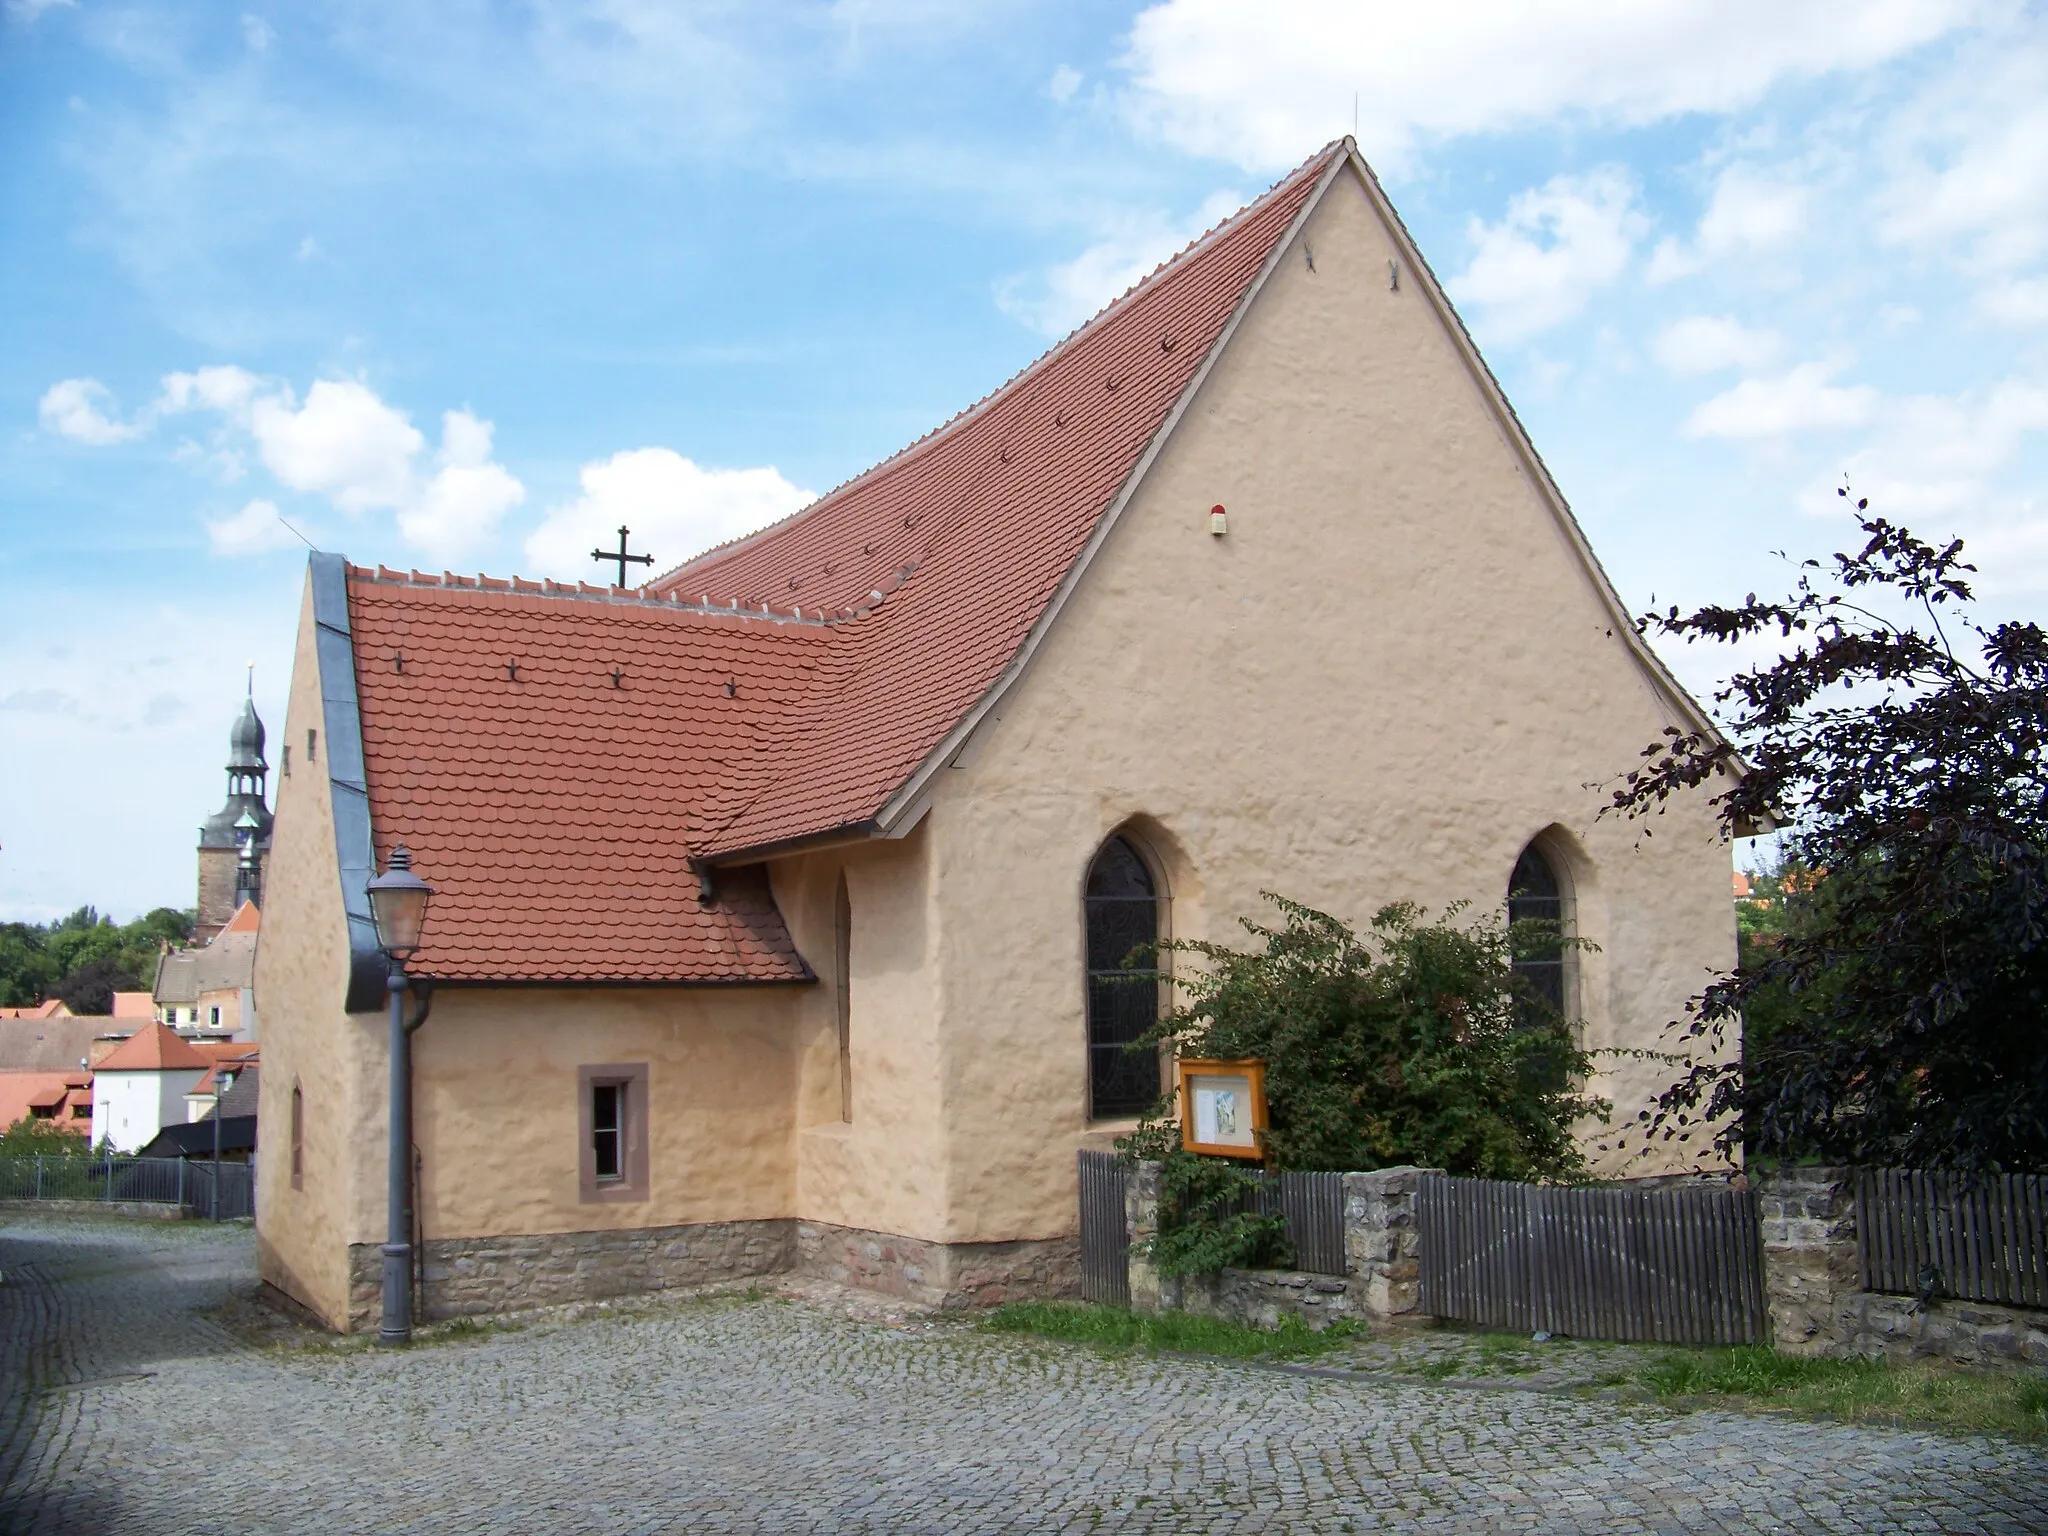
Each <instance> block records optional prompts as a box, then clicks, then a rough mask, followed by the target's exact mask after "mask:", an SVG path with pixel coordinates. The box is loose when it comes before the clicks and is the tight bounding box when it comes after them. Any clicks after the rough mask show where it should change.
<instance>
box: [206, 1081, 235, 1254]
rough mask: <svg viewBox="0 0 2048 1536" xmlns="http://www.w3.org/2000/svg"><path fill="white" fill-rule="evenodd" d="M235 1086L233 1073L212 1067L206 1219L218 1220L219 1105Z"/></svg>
mask: <svg viewBox="0 0 2048 1536" xmlns="http://www.w3.org/2000/svg"><path fill="white" fill-rule="evenodd" d="M234 1086H235V1074H234V1073H232V1072H224V1071H222V1070H221V1069H220V1067H219V1066H215V1067H214V1069H213V1194H212V1196H211V1197H210V1198H209V1199H208V1201H207V1203H206V1204H207V1212H206V1215H207V1220H209V1221H219V1220H220V1106H221V1101H222V1100H223V1099H225V1098H226V1097H227V1096H228V1090H229V1089H230V1088H232V1087H234Z"/></svg>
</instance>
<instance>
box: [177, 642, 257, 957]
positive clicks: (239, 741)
mask: <svg viewBox="0 0 2048 1536" xmlns="http://www.w3.org/2000/svg"><path fill="white" fill-rule="evenodd" d="M269 776H270V764H269V763H267V762H265V761H264V759H263V722H262V721H261V720H260V719H258V718H257V715H256V698H255V691H254V686H253V683H252V685H251V690H250V695H249V697H248V698H246V699H244V700H243V701H242V713H241V715H240V716H239V717H237V719H236V720H235V725H234V729H233V730H231V731H230V732H229V733H228V799H227V804H225V805H223V806H222V807H221V808H220V809H219V810H217V811H215V812H214V813H213V814H212V815H211V816H209V817H207V818H206V820H205V821H204V822H202V823H201V824H200V828H199V920H198V921H197V922H196V923H195V924H194V925H193V930H192V939H193V942H194V943H197V944H204V943H206V942H207V941H208V940H210V939H211V938H212V937H213V936H214V935H215V934H216V933H218V932H220V930H221V929H222V928H224V927H225V926H226V925H227V921H228V919H229V918H231V917H233V916H234V915H235V908H236V907H238V906H239V905H241V900H242V898H243V897H244V896H247V897H250V898H251V899H254V900H257V901H258V902H259V903H260V901H261V892H262V887H263V880H264V876H265V875H267V874H268V873H269V866H270V807H269V806H267V805H266V804H264V799H263V797H264V790H265V782H266V780H267V779H268V778H269Z"/></svg>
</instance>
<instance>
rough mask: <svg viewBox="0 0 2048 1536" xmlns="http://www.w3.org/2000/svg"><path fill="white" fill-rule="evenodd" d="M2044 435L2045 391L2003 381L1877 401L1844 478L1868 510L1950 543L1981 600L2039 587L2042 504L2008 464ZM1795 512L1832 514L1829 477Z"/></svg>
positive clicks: (2046, 566)
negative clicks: (1962, 551) (1962, 552)
mask: <svg viewBox="0 0 2048 1536" xmlns="http://www.w3.org/2000/svg"><path fill="white" fill-rule="evenodd" d="M2044 437H2048V385H2043V384H2041V383H2039V382H2036V381H2034V380H2031V379H2024V378H2007V379H2003V380H2001V381H1999V382H1998V383H1996V384H1993V385H1991V386H1990V387H1988V388H1977V389H1970V390H1965V391H1963V392H1961V393H1959V394H1954V395H1905V396H1900V397H1897V398H1892V399H1886V400H1883V401H1881V402H1879V403H1878V405H1877V407H1876V410H1875V412H1874V414H1873V416H1872V420H1871V431H1870V433H1869V439H1868V442H1867V444H1866V446H1864V447H1863V448H1861V449H1860V450H1858V451H1857V452H1855V453H1854V454H1852V455H1850V457H1849V458H1848V460H1847V462H1846V466H1845V467H1846V471H1847V475H1848V478H1849V481H1850V483H1851V484H1852V485H1853V486H1854V487H1855V489H1856V493H1857V494H1858V495H1859V496H1868V497H1870V499H1871V507H1872V510H1873V511H1877V512H1881V513H1882V514H1883V515H1884V516H1886V517H1888V518H1890V519H1892V520H1893V521H1895V522H1904V523H1906V524H1907V525H1908V526H1910V527H1911V528H1912V529H1913V531H1914V532H1915V533H1918V534H1919V535H1920V536H1921V537H1923V538H1927V539H1943V538H1949V537H1960V538H1962V539H1964V540H1965V541H1966V544H1967V549H1966V555H1967V557H1968V558H1969V559H1970V560H1971V561H1972V562H1973V563H1974V564H1975V565H1976V566H1977V571H1978V574H1977V576H1976V577H1975V578H1974V579H1973V585H1975V586H1976V587H1977V588H1978V589H1979V590H1980V591H1982V592H1985V593H2011V592H2031V593H2038V592H2040V591H2041V590H2043V589H2044V588H2048V504H2044V501H2043V498H2042V497H2041V495H2040V493H2039V492H2038V490H2034V489H2032V488H2030V487H2028V486H2027V485H2026V483H2025V481H2024V479H2022V481H2021V482H2020V484H2019V485H2018V486H2015V484H2014V483H2013V477H2012V474H2011V468H2010V466H2012V465H2013V463H2014V462H2015V460H2017V459H2019V458H2020V457H2021V455H2023V454H2025V453H2027V452H2028V451H2029V449H2030V448H2033V447H2035V446H2037V445H2038V444H2039V443H2040V442H2041V440H2042V439H2043V438H2044ZM1800 505H1801V507H1802V509H1803V510H1805V511H1806V512H1808V513H1810V514H1816V515H1820V516H1829V515H1839V499H1838V498H1837V497H1836V496H1835V495H1834V481H1833V478H1832V477H1816V479H1815V480H1814V481H1813V482H1812V483H1811V484H1810V485H1809V486H1808V487H1807V490H1806V492H1805V493H1804V495H1802V497H1801V498H1800Z"/></svg>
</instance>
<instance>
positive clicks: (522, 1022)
mask: <svg viewBox="0 0 2048 1536" xmlns="http://www.w3.org/2000/svg"><path fill="white" fill-rule="evenodd" d="M842 869H844V871H845V873H846V877H847V883H848V892H849V896H850V898H851V903H852V906H853V910H854V914H855V918H854V943H853V969H854V975H853V990H852V997H853V1000H854V1008H853V1018H852V1028H851V1037H852V1041H853V1061H854V1073H853V1084H854V1095H853V1105H854V1114H853V1119H852V1120H851V1121H850V1122H847V1121H842V1120H841V1118H840V1094H839V1047H838V1022H837V1015H836V1013H835V1012H834V988H835V986H836V985H837V978H836V977H834V975H833V974H832V966H833V957H834V944H833V901H834V896H835V892H836V889H837V883H838V879H839V876H840V872H841V870H842ZM773 878H774V885H775V894H776V900H777V903H778V904H779V905H780V906H781V908H782V910H783V913H784V916H785V918H786V920H787V921H788V923H789V926H790V931H791V935H792V937H793V938H794V939H795V940H796V943H797V947H798V950H799V952H800V953H802V954H803V956H804V957H805V959H806V960H808V961H809V962H810V964H811V965H812V966H813V968H814V969H815V970H816V971H817V973H818V975H819V981H818V983H817V984H815V985H807V986H776V987H582V988H571V987H560V988H557V987H443V988H441V989H440V990H439V992H438V993H437V995H436V997H435V1000H434V1005H433V1012H432V1014H431V1016H430V1017H429V1020H428V1022H427V1024H426V1025H425V1027H423V1028H422V1029H421V1030H420V1032H419V1033H418V1034H417V1035H415V1036H414V1038H413V1074H414V1076H413V1081H414V1110H413V1115H414V1120H413V1124H414V1137H415V1140H416V1142H417V1143H418V1146H419V1149H420V1157H421V1164H422V1172H421V1202H420V1210H421V1217H422V1221H423V1224H424V1230H425V1233H426V1236H427V1237H428V1238H429V1239H430V1240H431V1239H437V1238H450V1237H474V1236H488V1235H501V1234H514V1233H519V1234H526V1233H546V1232H571V1231H588V1230H595V1229H600V1228H627V1227H662V1226H673V1225H680V1224H685V1223H692V1222H707V1221H744V1220H757V1219H766V1218H775V1217H788V1216H798V1217H801V1218H803V1219H806V1220H811V1221H821V1222H829V1223H832V1224H834V1225H838V1226H848V1227H858V1228H862V1229H866V1230H875V1231H883V1232H897V1233H903V1234H906V1235H910V1236H936V1235H938V1233H939V1231H940V1229H941V1228H942V1226H943V1224H944V1222H943V1204H944V1198H945V1190H946V1168H945V1164H944V1159H943V1155H942V1154H943V1150H944V1149H943V1146H942V1144H941V1139H940V1135H939V1127H940V1124H941V1117H940V1114H939V1105H938V1102H937V1094H938V1073H937V1067H936V1062H937V1058H938V1049H937V1022H936V1021H937V1008H936V995H937V994H936V988H935V986H934V972H933V967H932V965H931V963H930V956H929V954H928V953H927V945H926V938H925V935H926V933H927V931H928V927H929V923H928V914H927V912H926V910H925V909H926V906H927V903H928V899H929V883H928V881H927V879H926V874H925V856H924V841H923V838H922V835H921V834H917V833H913V834H912V836H910V837H909V838H906V839H904V840H903V841H900V842H891V843H882V844H877V845H872V846H867V847H852V848H845V849H840V850H833V851H829V852H825V853H820V854H814V855H807V856H804V857H800V858H794V859H787V860H783V861H781V862H779V863H778V864H776V865H775V866H774V868H773ZM377 1060H378V1061H379V1062H380V1063H381V1061H382V1056H381V1052H380V1053H379V1054H378V1056H377ZM641 1062H644V1063H646V1064H647V1066H648V1069H649V1073H648V1077H649V1083H648V1120H649V1128H650V1141H649V1148H648V1151H649V1196H648V1198H647V1199H645V1200H640V1201H631V1202H622V1203H617V1204H611V1203H606V1204H585V1203H583V1202H582V1201H581V1200H580V1199H579V1197H578V1191H577V1156H578V1152H579V1141H578V1100H577V1069H578V1068H579V1067H581V1066H594V1065H599V1064H604V1063H641ZM380 1070H381V1067H380ZM379 1166H381V1165H379ZM480 1170H488V1171H489V1176H488V1177H480V1176H479V1171H480ZM380 1187H381V1186H380ZM374 1237H375V1234H370V1235H367V1236H362V1237H358V1238H357V1239H355V1240H357V1241H370V1240H374Z"/></svg>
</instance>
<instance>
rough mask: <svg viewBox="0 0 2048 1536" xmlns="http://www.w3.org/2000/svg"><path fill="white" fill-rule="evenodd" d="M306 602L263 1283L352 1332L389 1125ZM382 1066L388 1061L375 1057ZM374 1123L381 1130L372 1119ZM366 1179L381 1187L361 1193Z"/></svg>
mask: <svg viewBox="0 0 2048 1536" xmlns="http://www.w3.org/2000/svg"><path fill="white" fill-rule="evenodd" d="M313 633H314V631H313V615H312V603H311V600H310V596H309V597H308V599H307V600H306V601H305V602H304V603H303V604H302V607H301V613H300V619H299V633H298V648H297V651H296V654H295V656H294V659H293V663H292V683H291V694H290V700H289V703H288V704H287V705H286V709H285V726H284V737H283V740H284V742H286V743H290V744H292V746H293V751H292V755H291V759H292V771H291V773H290V774H288V775H282V774H281V775H280V776H279V778H278V780H277V805H276V828H275V832H274V834H273V840H272V844H271V860H270V875H269V880H268V883H267V886H266V889H265V891H264V901H263V932H262V937H261V940H260V942H259V943H258V945H257V948H256V997H257V1012H258V1013H259V1014H260V1015H261V1017H262V1019H263V1072H262V1076H261V1081H260V1084H259V1091H260V1093H261V1102H260V1105H259V1108H258V1117H259V1120H260V1123H261V1124H262V1126H263V1132H264V1134H263V1135H262V1136H261V1137H260V1138H259V1144H258V1148H257V1153H256V1167H257V1177H256V1245H257V1262H258V1267H259V1269H260V1271H261V1273H262V1276H263V1278H264V1279H265V1280H267V1281H269V1282H270V1283H271V1284H272V1285H275V1286H277V1287H278V1288H279V1289H280V1290H283V1291H284V1292H286V1293H287V1294H288V1295H290V1296H292V1297H294V1298H295V1299H297V1300H298V1301H300V1302H302V1303H304V1304H305V1305H306V1306H308V1307H311V1308H312V1309H313V1310H314V1311H315V1312H317V1313H319V1314H320V1315H321V1316H322V1317H323V1318H325V1319H326V1320H327V1321H328V1322H330V1323H332V1324H334V1325H335V1326H337V1327H340V1326H344V1325H345V1321H346V1318H347V1315H348V1244H349V1243H350V1242H351V1241H360V1240H362V1239H361V1237H360V1235H359V1233H360V1229H361V1226H362V1222H363V1220H364V1214H363V1208H364V1206H365V1202H366V1201H367V1200H368V1199H369V1198H370V1197H371V1195H372V1194H373V1193H374V1192H375V1191H380V1190H381V1188H382V1186H381V1184H379V1183H377V1181H376V1179H375V1178H374V1177H372V1176H371V1175H372V1174H373V1171H374V1170H375V1169H377V1168H380V1167H381V1166H382V1165H381V1163H380V1162H377V1161H374V1159H375V1158H376V1157H377V1156H378V1148H379V1146H380V1145H381V1143H380V1142H379V1140H378V1138H379V1137H380V1136H381V1134H382V1126H383V1120H382V1117H381V1114H376V1111H377V1110H378V1109H379V1108H380V1105H379V1102H378V1101H377V1099H376V1098H375V1097H374V1096H372V1097H371V1098H370V1099H369V1100H368V1101H367V1102H366V1100H365V1096H364V1090H365V1087H366V1086H367V1085H366V1082H365V1079H366V1076H367V1075H368V1074H369V1072H370V1071H371V1069H370V1068H369V1067H368V1066H367V1065H366V1064H365V1062H364V1061H363V1059H362V1056H363V1047H364V1042H365V1039H366V1036H368V1035H374V1032H375V1031H374V1026H373V1025H372V1024H371V1023H370V1021H366V1020H355V1019H351V1018H349V1016H348V1015H347V1014H346V1013H344V1012H343V1011H342V1000H343V997H344V994H345V991H346V987H347V979H348V924H347V918H346V915H345V913H344V911H343V908H342V899H341V876H340V870H339V868H338V866H337V864H336V862H335V854H334V810H333V801H332V798H331V789H330V786H329V784H328V779H327V761H326V753H325V751H324V750H322V751H321V752H320V753H319V755H318V756H317V757H316V758H315V760H314V761H312V762H308V761H307V760H306V757H305V751H304V748H305V741H306V731H307V729H308V727H311V728H314V729H319V730H321V732H322V735H323V737H324V735H325V730H324V721H323V720H322V717H321V706H320V679H319V669H318V666H317V664H316V660H315V655H314V648H313ZM376 1060H377V1063H378V1066H379V1068H381V1063H382V1060H383V1057H382V1055H381V1053H380V1054H379V1055H378V1056H377V1058H376ZM295 1083H297V1084H299V1085H301V1087H302V1089H303V1092H304V1099H305V1155H304V1160H303V1167H304V1178H303V1180H302V1184H303V1187H302V1188H300V1189H293V1188H292V1186H291V1093H292V1087H293V1085H294V1084H295ZM373 1115H374V1116H375V1122H374V1124H371V1123H369V1122H370V1121H371V1119H372V1116H373ZM366 1178H367V1179H368V1180H369V1183H370V1185H372V1186H373V1187H374V1188H373V1189H366V1188H365V1187H364V1180H365V1179H366Z"/></svg>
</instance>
